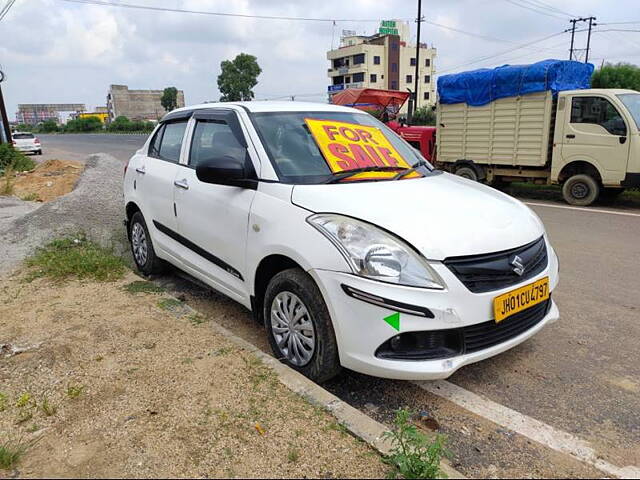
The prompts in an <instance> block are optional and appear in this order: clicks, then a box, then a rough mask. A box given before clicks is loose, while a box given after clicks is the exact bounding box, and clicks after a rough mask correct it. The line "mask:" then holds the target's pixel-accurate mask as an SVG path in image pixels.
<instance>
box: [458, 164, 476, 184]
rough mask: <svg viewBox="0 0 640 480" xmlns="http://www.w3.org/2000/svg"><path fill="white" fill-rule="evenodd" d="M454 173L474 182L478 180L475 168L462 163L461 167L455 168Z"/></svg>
mask: <svg viewBox="0 0 640 480" xmlns="http://www.w3.org/2000/svg"><path fill="white" fill-rule="evenodd" d="M455 173H456V175H458V176H459V177H462V178H467V179H469V180H473V181H474V182H477V181H478V172H476V169H475V168H473V167H472V166H469V165H463V166H461V167H458V168H456V172H455Z"/></svg>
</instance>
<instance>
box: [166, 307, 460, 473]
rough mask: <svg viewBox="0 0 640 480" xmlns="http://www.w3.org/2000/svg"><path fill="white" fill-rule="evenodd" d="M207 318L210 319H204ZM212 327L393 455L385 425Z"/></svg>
mask: <svg viewBox="0 0 640 480" xmlns="http://www.w3.org/2000/svg"><path fill="white" fill-rule="evenodd" d="M176 300H177V299H176ZM183 305H184V307H186V308H188V309H189V310H191V311H192V312H193V313H194V314H198V315H202V314H201V313H200V312H198V311H197V310H196V309H194V308H193V307H191V306H190V305H187V304H185V303H183ZM203 316H204V315H203ZM205 318H209V317H207V316H205ZM209 323H210V325H211V328H212V329H213V330H214V331H215V332H216V333H219V334H220V335H222V336H223V337H225V338H226V339H228V340H229V341H231V342H232V343H234V344H236V345H237V346H238V347H240V348H242V349H243V350H245V351H248V352H250V353H252V354H253V355H255V356H257V357H258V358H260V360H262V362H263V363H264V364H265V365H267V366H268V367H269V368H271V369H272V370H273V371H274V372H275V373H276V374H277V376H278V380H279V381H280V383H282V384H283V385H284V386H285V387H287V388H288V389H289V390H291V391H292V392H294V393H296V394H298V395H300V396H301V397H302V398H304V399H305V400H307V401H308V402H309V403H311V404H312V405H315V406H318V407H321V408H323V409H325V410H326V411H328V412H329V413H330V414H331V415H333V416H334V417H335V418H336V420H337V421H338V423H340V424H341V425H342V426H344V427H345V428H346V429H347V430H348V431H349V432H350V433H351V434H352V435H354V436H355V437H357V438H359V439H361V440H362V441H364V442H365V443H367V444H368V445H369V446H371V447H372V448H374V449H375V450H377V451H378V452H379V453H380V454H382V455H388V454H389V453H390V451H391V443H390V442H389V441H388V440H386V439H385V438H384V437H383V434H384V433H385V432H386V431H388V428H387V427H385V426H384V425H383V424H382V423H380V422H378V421H377V420H375V419H373V418H371V417H369V416H368V415H366V414H365V413H363V412H361V411H360V410H358V409H357V408H355V407H352V406H351V405H349V404H348V403H347V402H345V401H344V400H341V399H339V398H338V397H336V396H335V395H334V394H333V393H331V392H329V391H327V390H325V389H324V388H322V387H321V386H320V385H318V384H317V383H315V382H313V381H311V380H309V379H308V378H307V377H305V376H304V375H302V374H301V373H299V372H297V371H295V370H294V369H292V368H290V367H288V366H287V365H285V364H284V363H282V362H280V361H278V360H277V359H276V358H274V357H272V356H271V355H269V354H268V353H265V352H263V351H262V350H261V349H260V348H258V347H256V346H255V345H253V344H252V343H251V342H249V341H247V340H245V339H243V338H241V337H239V336H237V335H236V334H235V333H233V332H231V331H230V330H228V329H227V328H225V327H223V326H222V325H220V324H219V323H218V322H216V320H215V319H213V318H211V319H210V322H209ZM440 468H441V470H442V471H443V472H444V473H445V474H446V475H447V477H448V478H462V479H464V478H467V477H465V476H464V475H462V474H461V473H460V472H459V471H457V470H456V469H455V468H453V467H452V466H451V464H450V463H449V461H448V460H446V459H442V461H441V462H440Z"/></svg>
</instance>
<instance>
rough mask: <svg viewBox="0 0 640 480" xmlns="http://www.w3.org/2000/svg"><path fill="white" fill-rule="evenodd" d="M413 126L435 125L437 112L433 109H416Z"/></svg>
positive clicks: (412, 120) (412, 121)
mask: <svg viewBox="0 0 640 480" xmlns="http://www.w3.org/2000/svg"><path fill="white" fill-rule="evenodd" d="M411 124H412V125H435V124H436V112H435V111H434V110H432V108H431V107H420V108H416V111H415V112H414V113H413V118H412V119H411Z"/></svg>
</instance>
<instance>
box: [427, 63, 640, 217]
mask: <svg viewBox="0 0 640 480" xmlns="http://www.w3.org/2000/svg"><path fill="white" fill-rule="evenodd" d="M592 73H593V65H591V64H588V63H587V64H585V63H580V62H575V61H564V60H544V61H541V62H538V63H534V64H531V65H504V66H501V67H497V68H493V69H480V70H474V71H470V72H463V73H457V74H451V75H443V76H441V77H440V78H439V79H438V106H437V129H438V130H437V165H438V166H439V167H440V168H442V169H444V170H447V171H450V172H453V173H456V174H457V175H460V176H462V177H466V178H469V179H472V180H478V181H484V182H487V183H491V184H504V183H509V182H515V181H520V182H522V181H528V182H533V183H537V184H559V185H562V193H563V197H564V199H565V200H566V201H567V202H568V203H570V204H573V205H590V204H591V203H593V202H594V201H595V200H597V199H598V198H599V197H600V196H607V197H613V196H615V195H618V194H619V193H621V192H622V191H623V190H624V189H625V188H630V187H640V135H639V133H638V132H639V130H640V93H638V92H636V91H634V90H623V89H591V88H590V78H591V74H592Z"/></svg>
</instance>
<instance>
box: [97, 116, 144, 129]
mask: <svg viewBox="0 0 640 480" xmlns="http://www.w3.org/2000/svg"><path fill="white" fill-rule="evenodd" d="M153 127H154V124H153V123H152V122H143V121H140V120H135V121H131V120H129V119H128V118H127V117H123V116H120V117H118V118H116V119H115V120H114V121H113V122H111V123H110V124H109V125H108V127H107V130H108V131H109V132H117V133H125V132H147V133H148V132H151V131H152V130H153Z"/></svg>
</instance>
